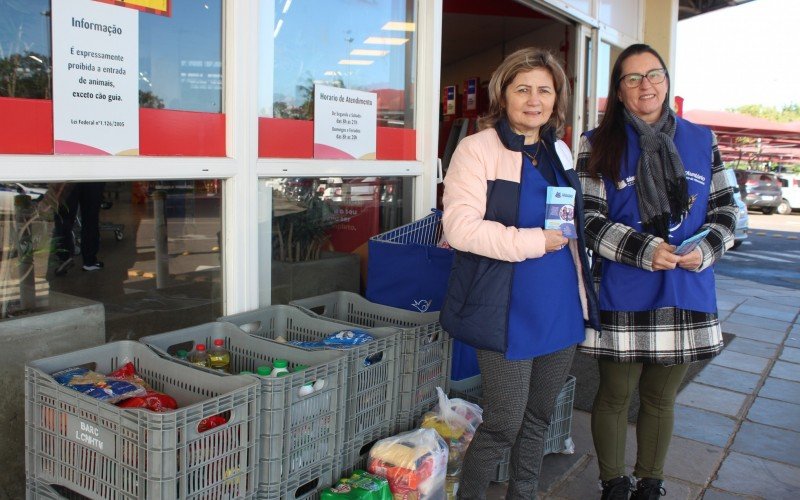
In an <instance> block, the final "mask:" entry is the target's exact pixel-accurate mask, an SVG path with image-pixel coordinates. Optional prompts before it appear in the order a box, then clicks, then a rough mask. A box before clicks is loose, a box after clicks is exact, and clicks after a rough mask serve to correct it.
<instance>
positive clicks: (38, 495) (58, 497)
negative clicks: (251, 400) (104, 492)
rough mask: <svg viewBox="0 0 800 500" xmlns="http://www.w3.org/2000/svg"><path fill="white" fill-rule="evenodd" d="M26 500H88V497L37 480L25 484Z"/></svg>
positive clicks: (30, 480) (29, 480)
mask: <svg viewBox="0 0 800 500" xmlns="http://www.w3.org/2000/svg"><path fill="white" fill-rule="evenodd" d="M25 498H26V499H27V500H86V499H87V497H85V496H83V495H79V494H77V493H75V492H74V491H71V490H69V489H68V488H64V487H63V486H54V485H51V484H47V483H44V482H41V481H37V480H36V479H28V480H27V481H26V482H25Z"/></svg>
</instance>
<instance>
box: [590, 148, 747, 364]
mask: <svg viewBox="0 0 800 500" xmlns="http://www.w3.org/2000/svg"><path fill="white" fill-rule="evenodd" d="M590 154H591V145H590V143H589V141H588V140H587V139H586V137H582V138H581V143H580V150H579V153H578V162H577V171H578V175H579V176H580V179H581V186H582V188H583V197H584V213H585V214H586V242H587V246H588V248H589V250H591V251H592V252H593V253H594V257H595V258H594V265H593V267H592V277H593V279H594V285H595V289H596V290H597V292H598V293H600V277H601V276H602V272H601V269H602V266H603V261H604V260H606V259H611V260H614V261H617V262H621V263H623V264H628V265H631V266H636V267H639V268H641V269H645V270H648V271H652V270H653V254H654V252H655V249H656V247H657V246H658V244H659V243H661V242H662V241H664V240H662V239H661V238H658V237H656V236H653V235H651V234H648V233H641V232H637V231H636V230H634V229H633V228H631V227H629V226H626V225H623V224H620V223H615V222H614V221H611V220H609V219H608V218H607V215H608V203H607V198H606V190H605V184H604V183H603V181H602V180H601V179H598V178H593V177H590V176H589V175H588V172H587V167H588V162H589V156H590ZM712 158H713V160H712V161H713V165H712V181H711V182H712V184H711V193H710V194H709V198H708V209H707V213H706V221H705V224H704V225H703V227H702V229H710V230H711V233H709V234H708V236H706V238H705V239H704V241H703V242H702V243H701V244H700V247H699V248H700V250H701V252H702V254H703V263H702V265H701V266H700V267H699V268H698V269H697V271H702V270H704V269H706V268H708V267H709V266H711V265H713V264H714V262H715V261H716V260H718V259H720V258H721V257H722V255H723V253H724V252H725V250H726V249H728V248H730V247H731V246H732V245H733V233H734V230H735V228H736V216H737V208H736V204H735V202H734V199H733V188H732V187H731V186H730V185H729V184H728V181H727V179H726V177H725V174H724V172H723V170H724V168H725V167H724V165H723V163H722V159H721V157H720V154H719V149H718V147H717V138H716V136H714V139H713V145H712ZM600 321H601V323H602V334H601V332H598V331H596V330H593V329H587V332H586V340H585V341H584V342H583V343H582V344H581V345H579V346H578V349H579V350H580V351H582V352H584V353H587V354H589V355H591V356H593V357H596V358H604V359H611V360H614V361H618V362H644V363H657V364H663V365H673V364H678V363H690V362H692V361H697V360H701V359H706V358H710V357H713V356H715V355H717V354H719V352H720V351H721V350H722V331H721V329H720V325H719V318H718V317H717V314H711V313H705V312H698V311H690V310H686V309H679V308H676V307H665V308H659V309H655V310H651V311H641V312H638V311H637V312H632V311H631V312H629V311H602V310H601V311H600Z"/></svg>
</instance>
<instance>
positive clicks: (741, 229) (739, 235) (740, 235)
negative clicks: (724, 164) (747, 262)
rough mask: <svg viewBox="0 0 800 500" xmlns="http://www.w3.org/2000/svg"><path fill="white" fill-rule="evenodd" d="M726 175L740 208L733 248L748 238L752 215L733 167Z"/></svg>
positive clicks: (726, 170)
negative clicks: (748, 212) (749, 212)
mask: <svg viewBox="0 0 800 500" xmlns="http://www.w3.org/2000/svg"><path fill="white" fill-rule="evenodd" d="M725 176H726V177H727V178H728V184H730V185H731V186H732V187H733V199H734V200H735V201H736V206H737V207H738V208H739V218H738V219H737V220H736V231H735V233H734V240H733V248H739V246H740V245H741V244H742V242H743V241H744V240H746V239H747V230H748V229H749V226H750V216H749V215H748V214H747V205H746V204H745V203H744V200H742V194H741V192H740V190H739V184H738V183H737V182H736V175H735V174H734V173H733V169H730V168H728V169H725Z"/></svg>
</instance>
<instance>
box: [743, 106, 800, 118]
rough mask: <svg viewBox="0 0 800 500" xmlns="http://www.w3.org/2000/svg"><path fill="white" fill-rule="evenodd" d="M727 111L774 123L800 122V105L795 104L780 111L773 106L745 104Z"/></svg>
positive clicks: (783, 107)
mask: <svg viewBox="0 0 800 500" xmlns="http://www.w3.org/2000/svg"><path fill="white" fill-rule="evenodd" d="M728 111H733V112H735V113H741V114H743V115H749V116H757V117H759V118H766V119H767V120H771V121H774V122H794V121H798V120H800V104H796V103H792V104H787V105H784V106H782V107H781V109H778V108H776V107H773V106H764V105H763V104H746V105H744V106H739V107H738V108H732V109H729V110H728Z"/></svg>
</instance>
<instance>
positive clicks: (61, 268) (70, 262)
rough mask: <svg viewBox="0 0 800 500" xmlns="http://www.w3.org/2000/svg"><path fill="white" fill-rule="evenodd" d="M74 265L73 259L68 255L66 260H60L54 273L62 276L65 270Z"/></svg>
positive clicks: (65, 272)
mask: <svg viewBox="0 0 800 500" xmlns="http://www.w3.org/2000/svg"><path fill="white" fill-rule="evenodd" d="M74 265H75V261H74V260H72V257H68V258H67V260H65V261H63V262H61V263H60V264H59V265H58V267H56V270H55V273H56V276H64V275H65V274H67V271H69V270H70V268H72V266H74Z"/></svg>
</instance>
